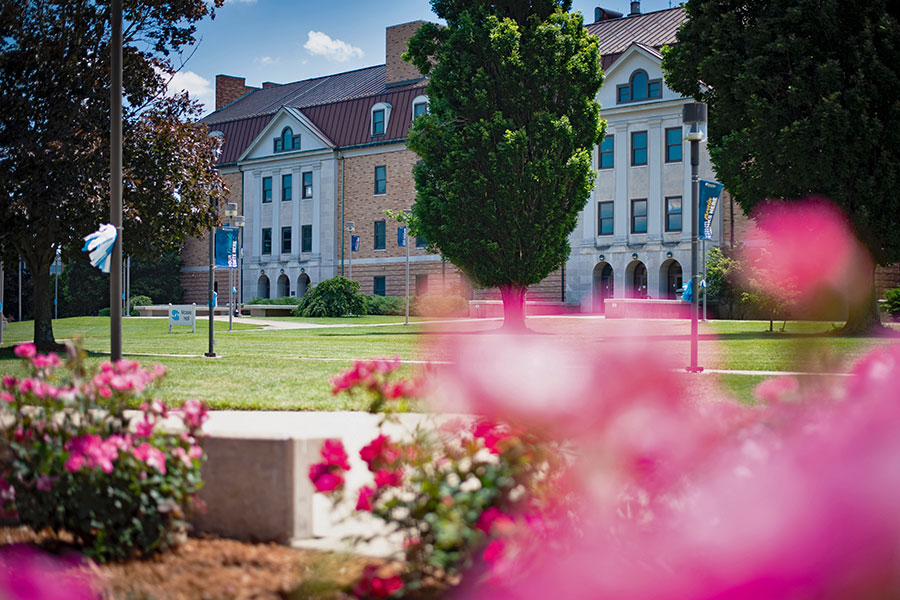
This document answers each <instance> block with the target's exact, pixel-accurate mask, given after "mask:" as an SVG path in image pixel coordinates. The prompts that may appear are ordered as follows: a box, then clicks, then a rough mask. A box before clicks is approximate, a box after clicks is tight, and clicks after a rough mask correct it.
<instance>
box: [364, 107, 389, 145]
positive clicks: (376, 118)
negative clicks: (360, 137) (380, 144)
mask: <svg viewBox="0 0 900 600" xmlns="http://www.w3.org/2000/svg"><path fill="white" fill-rule="evenodd" d="M390 119H391V105H390V104H388V103H387V102H379V103H377V104H376V105H375V106H373V107H372V119H371V126H370V128H369V129H370V133H371V135H372V137H376V136H378V137H380V136H383V135H384V134H385V132H387V128H388V122H389V121H390Z"/></svg>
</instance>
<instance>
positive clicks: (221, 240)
mask: <svg viewBox="0 0 900 600" xmlns="http://www.w3.org/2000/svg"><path fill="white" fill-rule="evenodd" d="M238 231H239V230H238V228H237V227H223V228H222V229H216V268H219V269H237V268H238Z"/></svg>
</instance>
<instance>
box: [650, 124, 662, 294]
mask: <svg viewBox="0 0 900 600" xmlns="http://www.w3.org/2000/svg"><path fill="white" fill-rule="evenodd" d="M649 125H650V126H649V127H648V130H647V144H648V148H647V162H648V163H649V168H650V173H649V175H650V178H649V179H650V189H649V190H648V194H647V240H648V241H651V242H661V241H662V230H663V218H664V215H665V208H664V207H663V206H662V203H663V199H662V167H663V162H664V161H665V156H664V155H663V147H662V136H663V133H662V119H650V122H649ZM649 286H650V283H649V278H648V280H647V289H648V290H649V289H650V287H649Z"/></svg>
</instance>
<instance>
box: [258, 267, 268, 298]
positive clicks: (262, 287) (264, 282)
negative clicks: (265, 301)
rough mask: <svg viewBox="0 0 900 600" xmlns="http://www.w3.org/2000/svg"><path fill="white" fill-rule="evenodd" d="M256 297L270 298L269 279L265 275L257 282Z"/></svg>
mask: <svg viewBox="0 0 900 600" xmlns="http://www.w3.org/2000/svg"><path fill="white" fill-rule="evenodd" d="M256 297H257V298H268V297H269V278H268V277H266V274H265V273H263V274H262V275H260V276H259V279H258V280H257V281H256Z"/></svg>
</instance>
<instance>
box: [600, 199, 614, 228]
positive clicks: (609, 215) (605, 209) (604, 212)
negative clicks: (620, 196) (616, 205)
mask: <svg viewBox="0 0 900 600" xmlns="http://www.w3.org/2000/svg"><path fill="white" fill-rule="evenodd" d="M598 208H599V210H598V213H599V215H600V216H599V220H598V223H597V231H599V232H600V233H599V235H612V234H613V223H614V220H613V203H612V202H601V203H600V204H599V207H598Z"/></svg>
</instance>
